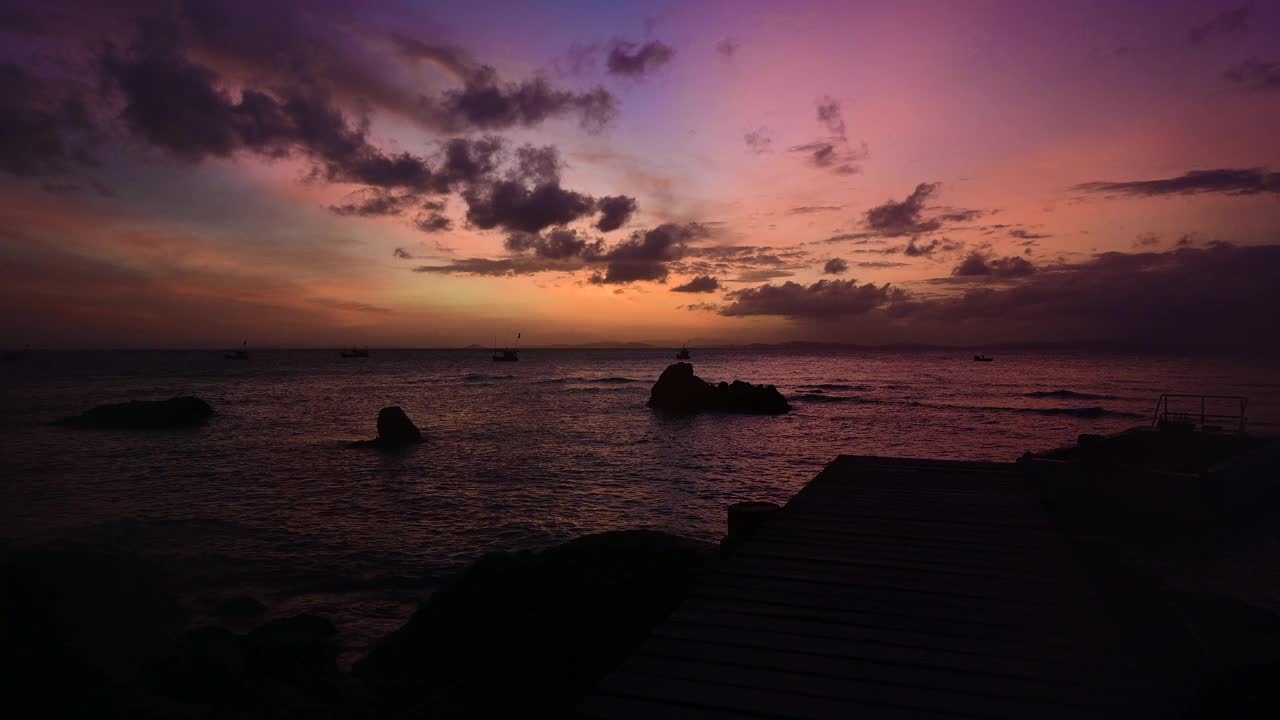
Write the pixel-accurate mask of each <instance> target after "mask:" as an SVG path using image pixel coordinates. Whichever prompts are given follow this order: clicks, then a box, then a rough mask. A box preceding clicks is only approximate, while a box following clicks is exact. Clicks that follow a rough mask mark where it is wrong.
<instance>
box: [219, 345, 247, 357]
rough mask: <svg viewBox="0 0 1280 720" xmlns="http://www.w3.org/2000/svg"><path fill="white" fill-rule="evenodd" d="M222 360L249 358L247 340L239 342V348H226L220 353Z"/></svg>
mask: <svg viewBox="0 0 1280 720" xmlns="http://www.w3.org/2000/svg"><path fill="white" fill-rule="evenodd" d="M222 359H223V360H248V359H249V341H248V340H245V341H244V342H242V343H240V349H239V350H228V351H227V352H225V353H223V355H222Z"/></svg>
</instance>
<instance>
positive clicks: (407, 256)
mask: <svg viewBox="0 0 1280 720" xmlns="http://www.w3.org/2000/svg"><path fill="white" fill-rule="evenodd" d="M391 254H392V255H393V256H395V257H397V258H399V259H401V260H412V259H413V254H412V253H410V252H409V251H408V250H405V249H404V248H399V247H398V248H396V249H395V250H394V251H392V253H391Z"/></svg>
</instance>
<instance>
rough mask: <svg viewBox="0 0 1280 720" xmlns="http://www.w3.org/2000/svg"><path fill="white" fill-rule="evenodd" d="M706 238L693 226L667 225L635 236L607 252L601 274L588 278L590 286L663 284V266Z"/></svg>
mask: <svg viewBox="0 0 1280 720" xmlns="http://www.w3.org/2000/svg"><path fill="white" fill-rule="evenodd" d="M707 235H708V231H707V229H706V228H705V227H704V226H702V225H698V224H696V223H691V224H687V225H676V224H673V223H667V224H664V225H659V226H658V227H656V228H653V229H652V230H649V231H646V232H635V233H633V234H632V235H631V237H630V238H628V239H626V240H623V241H622V242H620V243H618V244H617V245H614V246H613V248H612V249H610V250H609V252H608V253H607V254H606V255H605V258H604V259H605V261H606V263H607V265H606V267H605V272H604V274H600V273H596V274H595V275H593V276H592V277H591V282H592V283H596V284H621V283H629V282H635V281H638V280H665V279H666V277H667V273H668V268H667V263H668V262H670V261H672V260H679V259H680V258H681V257H683V256H684V254H685V251H686V250H687V249H688V244H689V243H690V242H691V241H693V240H697V239H700V238H704V237H706V236H707Z"/></svg>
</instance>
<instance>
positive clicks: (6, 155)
mask: <svg viewBox="0 0 1280 720" xmlns="http://www.w3.org/2000/svg"><path fill="white" fill-rule="evenodd" d="M93 134H94V123H93V121H92V120H91V118H90V116H89V112H88V110H87V109H86V107H85V104H84V102H83V100H82V99H81V98H80V97H79V96H78V95H76V94H72V93H59V92H55V91H54V90H53V88H52V87H51V86H50V84H49V83H46V82H45V81H43V80H42V79H41V78H38V77H36V76H34V75H32V74H31V73H29V72H28V71H27V70H25V69H24V68H22V67H20V66H18V65H14V64H10V63H5V64H0V170H3V171H4V172H7V173H10V174H12V175H18V176H32V175H55V174H60V173H64V172H67V171H69V170H71V169H73V168H75V167H82V166H93V165H95V164H96V163H95V161H94V160H93V158H92V156H91V155H90V154H89V151H88V143H89V142H90V141H91V139H92V135H93Z"/></svg>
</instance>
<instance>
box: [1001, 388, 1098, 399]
mask: <svg viewBox="0 0 1280 720" xmlns="http://www.w3.org/2000/svg"><path fill="white" fill-rule="evenodd" d="M1022 396H1023V397H1029V398H1061V399H1068V398H1070V399H1076V400H1115V399H1116V398H1115V396H1114V395H1094V394H1092V393H1084V392H1076V391H1075V390H1038V391H1036V392H1029V393H1023V395H1022Z"/></svg>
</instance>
